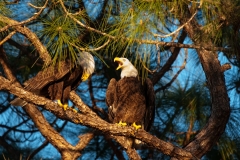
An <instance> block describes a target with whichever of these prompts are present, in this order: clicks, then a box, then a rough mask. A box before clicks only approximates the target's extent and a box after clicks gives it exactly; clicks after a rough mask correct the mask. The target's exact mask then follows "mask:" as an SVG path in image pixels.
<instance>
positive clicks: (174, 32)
mask: <svg viewBox="0 0 240 160" xmlns="http://www.w3.org/2000/svg"><path fill="white" fill-rule="evenodd" d="M196 14H197V10H196V11H195V12H194V14H193V15H192V16H191V18H189V20H188V21H187V22H186V23H184V24H183V25H182V26H180V27H179V28H178V29H176V30H175V31H173V32H171V33H169V34H167V35H159V34H155V33H154V34H153V36H155V37H161V38H167V37H170V36H172V35H174V34H176V33H177V32H179V31H180V30H181V29H182V28H183V27H185V26H186V25H187V24H188V23H189V22H190V21H191V20H192V19H193V18H194V16H195V15H196Z"/></svg>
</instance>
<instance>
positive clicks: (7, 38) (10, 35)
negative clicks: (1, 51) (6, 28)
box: [0, 31, 16, 46]
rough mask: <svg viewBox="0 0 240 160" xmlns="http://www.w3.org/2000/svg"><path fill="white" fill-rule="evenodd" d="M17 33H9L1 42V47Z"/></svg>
mask: <svg viewBox="0 0 240 160" xmlns="http://www.w3.org/2000/svg"><path fill="white" fill-rule="evenodd" d="M15 33H16V31H12V32H11V33H9V34H8V35H7V36H6V37H5V38H4V39H3V40H2V41H1V42H0V46H1V45H2V44H3V43H5V42H6V41H7V40H9V39H10V38H11V37H12V36H13V35H14V34H15Z"/></svg>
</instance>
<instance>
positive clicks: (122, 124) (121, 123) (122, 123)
mask: <svg viewBox="0 0 240 160" xmlns="http://www.w3.org/2000/svg"><path fill="white" fill-rule="evenodd" d="M117 124H118V125H119V126H126V125H127V123H125V122H122V121H120V122H118V123H117Z"/></svg>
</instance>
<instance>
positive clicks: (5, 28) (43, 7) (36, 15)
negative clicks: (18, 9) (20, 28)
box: [0, 0, 48, 32]
mask: <svg viewBox="0 0 240 160" xmlns="http://www.w3.org/2000/svg"><path fill="white" fill-rule="evenodd" d="M47 3H48V0H46V2H45V4H44V6H42V7H38V8H40V10H39V11H38V12H37V13H34V15H33V16H32V17H30V18H29V19H27V20H25V21H21V22H18V23H10V24H8V25H7V26H5V27H3V28H1V29H0V32H3V31H5V30H7V29H8V28H10V27H13V26H17V25H23V24H26V23H28V22H31V21H33V20H35V19H36V18H37V17H38V16H39V15H40V14H41V13H42V12H43V10H44V9H45V8H46V7H47ZM28 4H29V5H30V6H31V7H32V6H34V5H32V4H31V3H28ZM34 8H36V7H35V6H34Z"/></svg>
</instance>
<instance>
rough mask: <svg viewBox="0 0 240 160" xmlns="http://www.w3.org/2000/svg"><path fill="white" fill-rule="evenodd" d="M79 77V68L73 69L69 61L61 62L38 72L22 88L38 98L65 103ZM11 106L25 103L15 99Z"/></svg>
mask: <svg viewBox="0 0 240 160" xmlns="http://www.w3.org/2000/svg"><path fill="white" fill-rule="evenodd" d="M81 75H82V68H81V67H74V66H72V65H71V64H70V62H69V61H62V62H60V64H59V65H56V66H49V67H48V68H45V69H44V70H42V71H40V72H39V73H38V74H37V75H36V76H35V77H33V78H31V79H29V80H28V81H26V82H25V83H24V88H25V89H26V90H28V91H31V92H33V93H35V94H38V95H40V96H44V97H47V98H50V99H52V100H56V99H60V100H61V101H62V103H66V102H67V99H68V96H69V92H70V91H71V90H73V89H76V88H77V86H78V85H79V83H80V82H81ZM11 104H12V105H15V106H18V105H19V106H23V105H25V104H26V102H25V101H23V100H21V99H20V98H16V99H14V100H13V101H12V102H11Z"/></svg>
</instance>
